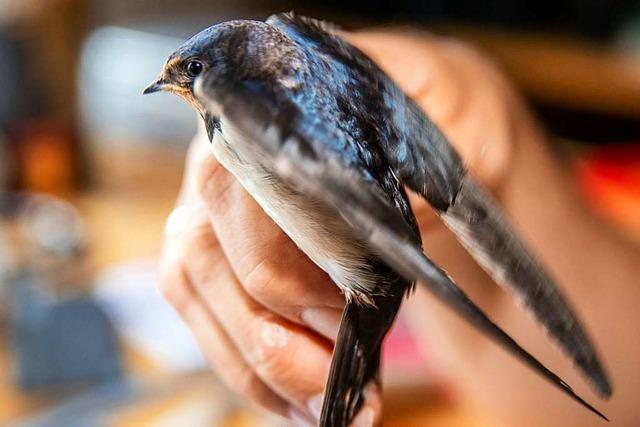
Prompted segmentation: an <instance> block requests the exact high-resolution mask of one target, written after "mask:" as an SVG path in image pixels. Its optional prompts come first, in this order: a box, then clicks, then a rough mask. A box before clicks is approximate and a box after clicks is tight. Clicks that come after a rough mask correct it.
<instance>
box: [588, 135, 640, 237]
mask: <svg viewBox="0 0 640 427" xmlns="http://www.w3.org/2000/svg"><path fill="white" fill-rule="evenodd" d="M575 170H576V175H577V179H578V183H579V185H580V187H581V189H582V191H583V193H584V194H585V195H586V197H587V200H588V202H589V204H590V205H591V207H592V208H593V209H594V210H596V211H597V212H598V213H600V214H601V215H602V216H603V217H605V218H606V219H607V220H608V221H610V222H611V223H613V224H615V225H616V226H617V227H618V228H619V229H620V230H621V231H622V232H623V233H625V234H627V235H631V236H633V238H634V239H635V240H636V241H637V242H639V243H640V143H629V144H625V145H613V146H605V147H601V148H596V149H593V150H591V152H589V153H588V154H587V155H586V156H584V158H583V159H581V160H580V161H578V162H577V163H576V167H575Z"/></svg>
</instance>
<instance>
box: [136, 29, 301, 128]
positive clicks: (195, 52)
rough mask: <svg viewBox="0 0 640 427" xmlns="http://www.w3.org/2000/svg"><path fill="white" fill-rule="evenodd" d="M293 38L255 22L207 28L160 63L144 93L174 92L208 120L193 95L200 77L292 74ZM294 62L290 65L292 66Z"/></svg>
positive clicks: (207, 113)
mask: <svg viewBox="0 0 640 427" xmlns="http://www.w3.org/2000/svg"><path fill="white" fill-rule="evenodd" d="M294 54H295V48H293V43H292V41H291V40H290V39H289V38H288V37H286V36H285V35H284V34H283V33H281V32H280V31H278V30H277V29H275V28H274V27H272V26H271V25H269V24H266V23H264V22H260V21H230V22H225V23H222V24H218V25H214V26H212V27H209V28H207V29H205V30H203V31H201V32H200V33H198V34H196V35H195V36H193V37H192V38H191V39H189V40H187V41H186V42H185V43H184V44H183V45H182V46H180V47H179V48H178V49H177V50H176V51H175V52H173V53H172V54H171V55H170V56H169V58H168V59H167V61H166V62H165V64H164V66H163V68H162V72H161V73H160V76H159V77H158V79H157V80H156V81H154V82H153V83H151V84H150V85H149V86H147V88H146V89H145V90H144V94H149V93H155V92H160V91H165V92H171V93H174V94H176V95H178V96H180V97H181V98H183V99H184V100H186V101H187V102H188V103H189V104H191V105H192V106H193V107H194V108H195V109H196V110H197V111H198V112H199V113H200V115H201V116H202V117H203V118H204V119H205V122H207V124H209V121H210V120H211V119H212V118H213V119H216V117H212V116H215V114H216V113H215V112H212V111H208V109H207V108H205V106H204V104H203V103H202V102H201V101H200V100H199V99H198V97H197V96H196V95H195V94H194V87H195V82H196V80H197V79H198V77H199V76H202V75H203V74H205V73H206V74H207V78H208V79H210V78H213V79H214V80H215V81H218V82H219V83H222V84H224V83H225V82H228V81H230V79H232V78H233V79H258V78H259V79H262V80H268V81H270V82H273V83H274V84H277V82H278V81H282V80H283V78H285V77H287V76H291V75H292V74H295V71H296V70H295V69H294V68H298V67H297V66H296V64H299V61H296V60H295V58H294V57H295V55H294ZM292 67H293V68H292Z"/></svg>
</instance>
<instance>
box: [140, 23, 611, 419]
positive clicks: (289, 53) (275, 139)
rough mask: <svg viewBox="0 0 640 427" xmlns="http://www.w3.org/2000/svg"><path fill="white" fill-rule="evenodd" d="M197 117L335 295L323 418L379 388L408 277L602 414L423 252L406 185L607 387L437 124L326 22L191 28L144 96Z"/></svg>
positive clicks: (544, 280) (343, 414) (573, 320)
mask: <svg viewBox="0 0 640 427" xmlns="http://www.w3.org/2000/svg"><path fill="white" fill-rule="evenodd" d="M160 91H165V92H171V93H174V94H176V95H178V96H180V97H182V98H183V99H184V100H185V101H186V102H188V103H189V104H190V105H191V106H193V107H194V108H195V110H196V111H197V112H198V113H199V114H200V116H201V117H202V118H203V120H204V122H205V126H206V129H207V134H208V136H209V139H210V141H211V147H212V151H213V153H214V155H215V156H216V158H217V160H218V161H219V162H220V163H221V164H222V165H223V166H224V167H225V168H226V169H227V170H229V171H230V172H231V173H232V174H233V175H234V176H235V177H236V179H237V180H238V181H239V182H240V184H241V185H242V186H243V187H244V188H245V189H246V191H247V192H248V193H249V194H250V195H251V196H252V197H253V198H254V199H255V200H256V201H257V203H258V204H259V205H260V206H261V207H262V209H263V210H264V211H265V212H266V214H267V215H269V217H271V219H272V220H273V221H274V222H275V223H276V224H277V225H278V226H279V227H280V228H282V230H283V231H284V232H285V233H286V234H287V235H288V236H289V237H290V238H291V240H293V242H295V244H296V245H297V246H298V247H299V248H300V249H301V250H302V251H303V252H304V253H305V254H306V255H307V256H308V257H309V258H310V259H311V260H312V261H313V262H314V263H315V264H316V265H317V266H318V267H320V268H321V269H322V270H324V271H325V272H326V273H327V274H328V276H329V277H330V278H331V280H332V281H333V283H334V284H335V285H336V286H337V287H338V288H339V289H340V290H341V291H342V292H343V294H344V295H345V300H346V304H345V308H344V311H343V314H342V318H341V322H340V327H339V331H338V335H337V338H336V342H335V346H334V350H333V356H332V362H331V367H330V371H329V378H328V380H327V384H326V387H325V392H324V400H323V406H322V411H321V414H320V420H319V425H320V426H323V427H328V426H331V427H341V426H348V425H349V423H350V422H351V421H352V420H353V418H354V417H355V416H356V415H357V413H358V411H359V409H360V408H361V407H362V406H363V403H364V401H365V399H366V388H367V386H368V385H369V384H370V383H372V382H379V370H380V348H381V344H382V342H383V339H384V337H385V335H386V334H387V332H388V331H389V329H390V328H391V326H392V324H393V322H394V320H395V318H396V316H397V313H398V310H399V308H400V306H401V304H402V302H403V299H404V298H405V297H407V296H408V295H410V294H411V291H412V289H414V287H415V286H416V283H419V284H420V285H421V286H424V287H426V288H427V289H428V290H429V291H431V292H432V293H433V294H434V295H435V296H436V297H437V298H439V299H440V300H441V301H442V302H443V303H444V304H446V305H448V306H449V307H450V308H451V309H452V310H453V311H455V312H456V313H457V314H458V315H460V316H462V317H463V318H464V319H465V320H467V321H468V322H469V323H470V324H471V325H472V326H474V327H475V328H477V329H478V330H479V331H481V332H482V333H484V334H486V335H487V336H489V337H490V338H491V339H493V340H494V341H496V342H497V343H498V344H500V345H502V346H503V347H504V348H505V349H506V350H508V351H509V352H511V353H512V354H513V355H515V356H516V357H517V358H519V359H520V360H521V361H523V362H524V363H525V364H526V365H528V366H529V367H530V368H532V369H534V370H535V371H536V372H538V373H539V374H540V375H542V376H543V377H544V378H545V379H547V380H548V381H550V382H551V383H552V384H554V385H555V386H557V387H558V388H560V389H561V390H562V391H564V392H565V393H566V394H568V395H569V396H571V397H572V398H573V399H575V400H576V401H577V402H579V403H580V404H581V405H583V406H584V407H586V408H587V409H589V410H591V411H592V412H594V413H595V414H597V415H599V416H600V417H602V418H604V419H607V418H606V416H605V415H604V414H602V413H601V412H600V411H599V410H597V409H596V408H595V407H594V406H592V405H591V404H589V403H588V402H586V401H585V400H584V399H583V398H581V397H579V396H578V395H577V394H576V393H575V392H574V391H573V389H572V388H571V387H570V386H569V385H568V384H567V383H566V382H564V381H563V380H562V379H561V378H560V377H558V376H557V375H556V374H554V373H553V372H552V371H550V370H549V369H547V368H546V367H545V366H544V365H543V364H542V363H541V362H539V361H538V360H537V359H536V358H535V357H534V356H532V355H531V354H530V353H529V352H527V351H526V350H525V349H524V348H522V347H521V346H520V345H519V344H518V343H517V342H516V341H515V340H514V339H513V338H511V337H510V336H509V335H508V334H507V333H505V332H504V331H503V330H502V329H501V328H500V327H499V326H498V325H496V324H495V323H494V322H493V321H492V320H491V319H490V318H489V317H488V316H487V315H486V314H485V313H484V312H483V311H482V310H481V309H480V308H479V307H478V306H477V305H475V304H474V303H473V302H472V301H471V300H470V299H469V298H468V297H467V295H466V294H465V293H464V292H463V291H462V290H461V289H460V288H459V287H458V286H457V285H456V284H455V282H454V280H453V278H451V277H450V276H449V275H448V274H447V273H446V272H445V271H444V270H443V269H441V268H440V267H439V266H437V265H436V264H435V263H434V262H433V261H432V260H431V259H430V258H429V257H428V256H427V255H426V254H425V253H424V251H423V249H422V240H421V235H420V230H419V227H418V224H417V221H416V218H415V216H414V213H413V211H412V209H411V206H410V204H409V200H408V195H407V189H408V190H410V191H412V192H415V193H417V194H419V195H420V196H422V197H423V198H424V199H425V200H426V201H427V202H428V203H429V204H430V205H431V206H432V208H433V209H434V210H435V212H436V213H437V214H438V216H439V217H440V218H441V220H442V221H443V222H444V223H445V224H446V225H447V226H448V227H449V228H450V229H451V230H452V231H453V232H454V233H455V235H456V236H457V238H458V240H459V241H460V243H461V244H462V245H463V246H464V247H465V248H466V249H467V250H468V252H469V253H470V254H471V255H472V256H473V258H474V259H476V261H477V262H478V264H480V265H481V266H482V267H483V268H484V269H485V270H486V271H487V272H488V273H489V275H490V276H491V277H492V278H493V279H494V281H495V282H496V283H498V284H499V285H501V286H503V287H505V288H506V289H507V290H509V291H511V292H512V293H513V294H514V295H515V297H517V299H518V300H519V301H520V302H521V303H522V304H523V306H524V307H525V308H526V309H527V310H529V311H530V312H531V313H533V315H534V318H535V319H536V320H537V322H538V323H540V324H541V325H542V327H543V328H544V329H545V330H546V331H547V332H548V334H549V335H550V336H551V337H552V338H553V339H554V340H555V342H556V343H557V344H558V345H559V346H560V348H561V349H562V350H564V352H565V354H566V355H567V356H568V357H569V358H570V359H571V360H572V361H573V362H574V364H575V366H576V367H577V368H578V369H579V370H580V371H581V372H582V373H583V375H584V376H585V377H586V379H587V380H588V381H589V382H590V384H591V385H592V387H593V389H594V390H595V391H596V392H597V394H598V395H599V396H600V397H602V398H608V397H610V396H611V394H612V387H611V383H610V380H609V378H608V375H607V373H606V372H605V370H604V368H603V367H602V364H601V362H600V359H599V357H598V355H597V352H596V350H595V348H594V345H593V344H592V341H591V339H590V338H589V337H588V335H587V333H586V332H585V330H584V328H583V327H582V326H581V324H580V321H579V320H578V318H577V317H576V315H575V314H574V312H573V309H572V308H571V306H570V305H569V303H568V302H567V299H566V298H565V297H564V295H563V294H562V292H561V291H560V290H559V289H558V287H557V286H556V284H555V282H554V280H553V278H552V277H551V276H550V275H549V274H548V273H547V272H546V271H545V269H544V268H543V266H542V265H541V264H540V263H539V262H538V261H537V260H536V259H535V257H534V256H533V255H532V254H531V252H530V251H529V250H528V249H527V248H526V246H525V245H524V244H523V243H522V241H521V239H520V238H519V237H518V236H517V234H516V232H515V231H514V229H513V227H512V226H511V225H510V224H509V223H508V221H507V219H506V217H505V215H504V214H503V213H502V211H501V210H500V208H499V206H498V204H497V203H496V202H495V201H494V200H493V198H492V197H491V196H490V194H489V193H488V192H487V191H486V190H485V189H484V188H482V186H481V185H480V184H479V183H477V182H476V181H475V180H474V179H473V178H472V177H471V175H470V174H469V172H468V171H467V169H466V168H465V166H464V163H463V161H462V159H461V158H460V156H459V154H458V153H457V152H456V151H455V149H454V148H453V147H452V146H451V144H450V143H449V142H448V141H447V139H446V137H445V136H444V135H443V133H442V132H441V131H440V130H439V128H438V127H437V126H436V124H435V123H434V122H433V121H431V120H430V119H429V118H428V117H427V116H426V115H425V113H424V111H423V110H422V109H421V108H420V107H419V106H418V105H417V104H416V103H415V102H414V101H413V100H412V99H411V98H410V97H409V96H407V95H406V94H405V93H404V92H403V91H402V90H401V89H400V88H399V87H398V85H397V84H396V83H395V82H394V81H393V80H392V79H391V78H390V77H388V76H387V75H386V74H385V73H384V72H383V71H382V70H381V69H380V68H379V67H378V66H377V65H376V64H375V63H374V62H373V61H372V60H371V59H370V58H369V57H368V56H367V55H366V54H365V53H363V52H362V51H360V50H359V49H358V48H356V47H355V46H353V45H351V44H350V43H348V42H347V41H346V40H345V39H344V38H343V37H342V36H341V30H340V29H339V28H338V27H337V26H334V25H333V24H330V23H327V22H324V21H319V20H316V19H313V18H308V17H304V16H299V15H297V14H294V13H293V12H287V13H280V14H276V15H273V16H271V17H269V18H268V19H266V20H265V21H259V20H234V21H227V22H222V23H218V24H215V25H213V26H211V27H209V28H207V29H204V30H202V31H201V32H199V33H197V34H196V35H194V36H193V37H192V38H190V39H189V40H187V41H186V42H184V43H183V44H182V45H181V46H180V47H178V48H177V49H176V50H175V51H174V52H173V53H172V54H171V55H170V56H169V58H168V59H167V61H166V62H165V64H164V66H163V69H162V71H161V73H160V76H159V77H158V78H157V80H155V81H154V82H152V83H151V84H150V85H149V86H148V87H147V88H146V89H145V90H144V93H145V94H149V93H154V92H160Z"/></svg>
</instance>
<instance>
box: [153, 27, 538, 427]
mask: <svg viewBox="0 0 640 427" xmlns="http://www.w3.org/2000/svg"><path fill="white" fill-rule="evenodd" d="M346 37H347V39H348V40H349V41H350V42H352V43H353V44H354V45H356V46H358V47H360V48H361V49H362V50H364V51H365V52H366V53H367V54H369V55H370V56H371V57H372V58H373V59H374V60H375V61H376V62H378V64H379V65H380V66H381V67H382V68H383V69H384V70H385V71H386V72H387V73H388V74H389V75H390V76H391V77H392V78H393V79H394V80H396V81H397V82H398V84H399V85H400V86H401V87H402V88H403V89H404V90H405V92H407V94H409V95H410V96H412V97H413V98H414V99H415V100H416V101H417V102H418V103H419V104H420V105H421V106H422V107H423V108H424V109H425V111H426V112H427V113H428V114H429V115H430V117H431V118H432V119H433V120H434V121H435V122H436V123H437V124H438V125H439V126H440V128H441V129H442V131H443V132H444V133H445V135H447V136H448V137H449V138H450V140H451V142H452V143H453V144H454V145H455V146H456V148H457V149H458V151H459V152H460V154H461V155H462V157H463V159H464V160H465V162H466V164H467V165H468V167H469V168H470V169H471V171H472V172H473V173H474V174H475V175H476V176H478V177H479V178H480V179H481V180H483V181H485V182H487V183H492V184H496V183H499V182H501V180H502V179H503V176H504V174H505V173H506V171H507V166H508V164H509V157H510V152H511V146H512V145H511V144H512V141H513V140H516V139H517V136H518V134H519V132H520V130H519V126H520V124H521V123H526V120H523V117H524V116H526V112H525V110H524V108H522V106H521V104H520V103H519V101H518V99H517V97H516V96H515V95H514V94H513V92H512V91H511V89H510V87H509V85H508V84H506V83H505V81H504V79H503V78H502V76H501V75H500V73H499V72H497V71H496V70H495V68H494V67H493V66H492V65H491V64H490V63H488V62H487V61H486V60H485V59H484V58H483V57H482V56H480V55H479V54H478V53H476V52H475V51H473V50H471V49H469V48H468V47H466V46H463V45H461V44H459V43H457V42H452V41H449V40H445V39H440V38H436V37H433V36H428V35H425V34H406V33H389V32H387V33H382V32H363V33H354V34H347V35H346ZM208 145H209V142H208V141H206V138H205V137H204V135H203V134H202V133H201V134H200V135H199V136H198V137H197V138H196V139H195V140H194V142H193V143H192V147H191V149H190V153H189V156H188V159H187V166H186V171H185V179H184V184H183V189H182V194H181V197H180V200H179V204H180V205H181V206H180V207H179V208H178V209H177V211H175V213H174V214H173V215H172V218H171V221H170V222H169V226H168V233H167V237H166V242H165V246H164V251H163V255H162V261H161V284H160V287H161V290H162V292H163V294H164V295H165V296H166V298H167V299H168V300H169V301H170V302H171V304H172V305H173V306H174V307H175V308H176V310H177V311H178V312H179V313H180V315H181V316H182V318H183V319H184V320H185V321H186V323H187V324H188V325H189V327H190V328H191V330H192V331H193V333H194V336H195V338H196V340H197V341H198V343H199V345H200V347H201V349H202V350H203V352H204V354H205V356H206V357H207V359H208V360H209V361H210V363H211V365H212V366H213V368H214V369H215V370H216V371H217V372H218V374H219V375H220V376H221V377H222V379H223V380H225V382H226V383H227V384H229V385H230V386H231V388H233V389H234V390H236V391H237V392H239V393H240V394H242V395H244V396H245V397H247V398H249V399H251V400H253V401H254V402H257V403H258V404H260V405H261V406H263V407H265V408H267V409H269V410H271V411H273V412H275V413H278V414H280V415H282V416H286V417H289V418H290V419H292V420H295V422H297V423H299V424H302V423H304V422H308V423H311V422H313V421H314V419H315V418H317V416H318V415H319V411H320V405H321V403H322V398H321V393H322V391H323V388H324V385H325V382H326V378H327V375H328V369H329V364H330V359H331V349H332V344H333V340H334V339H335V336H336V334H337V330H338V325H339V321H340V315H341V311H342V308H343V305H344V299H343V297H342V296H341V295H340V293H339V292H338V289H337V288H336V287H335V286H334V285H333V284H332V282H331V281H330V279H329V278H328V276H327V275H326V274H325V273H324V272H322V271H321V270H320V269H319V268H318V267H317V266H315V264H313V263H312V262H311V261H310V260H309V259H308V258H307V257H306V256H305V255H304V254H303V253H302V252H301V251H300V250H299V249H298V248H297V247H296V246H295V244H293V242H292V241H291V240H290V239H289V238H288V237H287V236H286V235H285V234H284V233H283V232H282V231H281V230H280V229H279V228H278V227H277V226H276V225H275V224H274V223H273V221H272V220H271V219H270V218H269V217H268V216H267V215H266V214H265V213H264V212H263V211H262V209H261V208H260V207H259V206H258V205H257V204H256V202H255V201H254V200H253V199H252V198H251V197H250V196H249V195H248V194H247V193H246V192H245V190H244V189H243V188H242V187H241V186H240V184H239V183H238V182H237V181H236V180H235V179H234V177H233V176H232V175H231V174H230V173H229V172H227V171H226V170H225V169H224V168H223V167H222V166H221V165H220V164H219V163H218V162H217V161H216V160H215V158H214V157H213V155H212V154H211V153H210V150H209V147H208ZM412 202H413V206H414V210H415V213H416V216H417V218H418V220H419V223H420V225H421V229H422V231H423V234H424V237H425V241H426V242H427V246H429V245H428V242H429V240H430V239H431V238H432V234H434V233H436V232H437V231H436V230H439V229H440V228H442V226H441V225H440V223H439V221H437V220H436V217H435V216H434V215H433V213H432V211H431V209H430V208H429V206H428V205H427V204H426V203H424V202H422V201H420V200H418V199H417V198H414V199H413V200H412ZM446 239H449V240H450V241H451V243H452V242H454V240H453V237H451V236H448V237H446ZM459 263H464V264H468V265H467V267H468V268H470V269H471V270H472V271H478V270H477V269H478V267H477V266H476V264H475V262H473V261H472V260H471V259H470V258H460V261H459ZM486 295H487V296H491V295H495V292H487V294H486ZM487 298H489V297H487ZM491 298H492V297H491ZM381 406H382V405H381V398H380V393H379V390H376V389H372V390H369V393H368V396H367V403H366V406H365V408H364V409H363V410H362V411H361V413H360V414H359V416H358V418H357V419H356V420H355V422H354V424H355V425H372V424H374V423H377V422H379V419H380V413H381Z"/></svg>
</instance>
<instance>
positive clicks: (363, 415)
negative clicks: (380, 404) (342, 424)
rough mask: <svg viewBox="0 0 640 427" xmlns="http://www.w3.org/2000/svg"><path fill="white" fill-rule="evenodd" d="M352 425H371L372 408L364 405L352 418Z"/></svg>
mask: <svg viewBox="0 0 640 427" xmlns="http://www.w3.org/2000/svg"><path fill="white" fill-rule="evenodd" d="M351 426H352V427H373V409H371V408H370V407H368V406H366V407H364V408H363V409H362V410H361V411H360V413H359V414H358V415H357V416H356V417H355V419H354V420H353V424H351Z"/></svg>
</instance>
